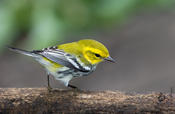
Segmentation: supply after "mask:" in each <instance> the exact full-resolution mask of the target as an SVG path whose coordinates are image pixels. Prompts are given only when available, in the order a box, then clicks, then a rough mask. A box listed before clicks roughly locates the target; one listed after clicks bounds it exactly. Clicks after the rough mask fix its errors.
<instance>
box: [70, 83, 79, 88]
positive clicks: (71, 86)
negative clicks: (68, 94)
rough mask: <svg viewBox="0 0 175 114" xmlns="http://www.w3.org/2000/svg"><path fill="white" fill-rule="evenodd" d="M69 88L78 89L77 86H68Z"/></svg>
mask: <svg viewBox="0 0 175 114" xmlns="http://www.w3.org/2000/svg"><path fill="white" fill-rule="evenodd" d="M68 87H70V88H72V89H78V88H77V87H76V86H73V85H71V84H68Z"/></svg>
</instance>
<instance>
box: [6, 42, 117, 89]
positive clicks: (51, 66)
mask: <svg viewBox="0 0 175 114" xmlns="http://www.w3.org/2000/svg"><path fill="white" fill-rule="evenodd" d="M8 48H9V49H10V50H11V51H15V52H17V53H21V54H24V55H27V56H31V57H33V58H34V59H35V60H36V61H38V62H39V63H40V64H41V65H42V66H44V68H45V69H46V72H47V86H48V89H52V87H51V86H50V81H49V80H50V79H49V77H50V75H52V76H53V77H54V78H55V79H56V80H58V81H60V82H62V83H63V84H64V85H65V86H66V87H70V88H72V89H76V88H77V87H76V86H74V85H71V84H70V83H69V82H70V80H72V79H73V78H76V77H82V76H88V75H89V74H91V73H92V72H93V71H95V69H96V67H97V65H98V64H99V63H101V62H102V61H110V62H115V60H114V59H113V58H112V57H111V56H110V54H109V51H108V49H107V48H106V47H105V46H104V45H103V44H102V43H100V42H99V41H96V40H93V39H82V40H79V41H75V42H71V43H65V44H60V45H57V46H52V47H48V48H43V49H42V50H32V51H26V50H23V49H18V48H14V47H8Z"/></svg>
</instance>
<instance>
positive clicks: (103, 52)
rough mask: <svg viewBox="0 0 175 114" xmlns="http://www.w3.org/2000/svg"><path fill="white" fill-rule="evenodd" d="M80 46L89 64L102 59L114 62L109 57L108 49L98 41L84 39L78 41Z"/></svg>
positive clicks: (96, 62)
mask: <svg viewBox="0 0 175 114" xmlns="http://www.w3.org/2000/svg"><path fill="white" fill-rule="evenodd" d="M78 44H79V45H81V47H82V53H83V56H84V57H85V59H87V61H89V62H90V63H91V64H98V63H100V62H102V61H103V60H108V61H111V62H114V60H113V59H112V58H111V57H110V55H109V51H108V49H107V48H106V47H105V46H104V45H103V44H101V43H100V42H98V41H95V40H91V39H84V40H80V41H78Z"/></svg>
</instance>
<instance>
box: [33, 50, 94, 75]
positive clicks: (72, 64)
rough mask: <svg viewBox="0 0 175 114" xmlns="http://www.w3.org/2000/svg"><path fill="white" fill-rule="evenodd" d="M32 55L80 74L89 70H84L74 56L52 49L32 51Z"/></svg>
mask: <svg viewBox="0 0 175 114" xmlns="http://www.w3.org/2000/svg"><path fill="white" fill-rule="evenodd" d="M34 53H38V54H40V55H42V56H43V57H46V58H47V59H49V60H51V61H53V62H55V63H58V64H61V65H63V66H66V67H68V68H71V69H75V70H78V71H82V72H89V71H90V70H91V69H90V68H89V69H87V68H84V67H83V66H82V65H81V64H80V63H79V62H78V61H77V59H76V57H75V56H74V55H71V54H69V53H66V52H64V51H63V50H60V49H54V48H46V49H44V50H41V51H34Z"/></svg>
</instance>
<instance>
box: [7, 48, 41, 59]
mask: <svg viewBox="0 0 175 114" xmlns="http://www.w3.org/2000/svg"><path fill="white" fill-rule="evenodd" d="M8 48H9V49H10V50H11V51H14V52H17V53H21V54H24V55H27V56H32V57H39V55H38V54H35V53H33V52H31V51H25V50H22V49H18V48H14V47H8Z"/></svg>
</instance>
